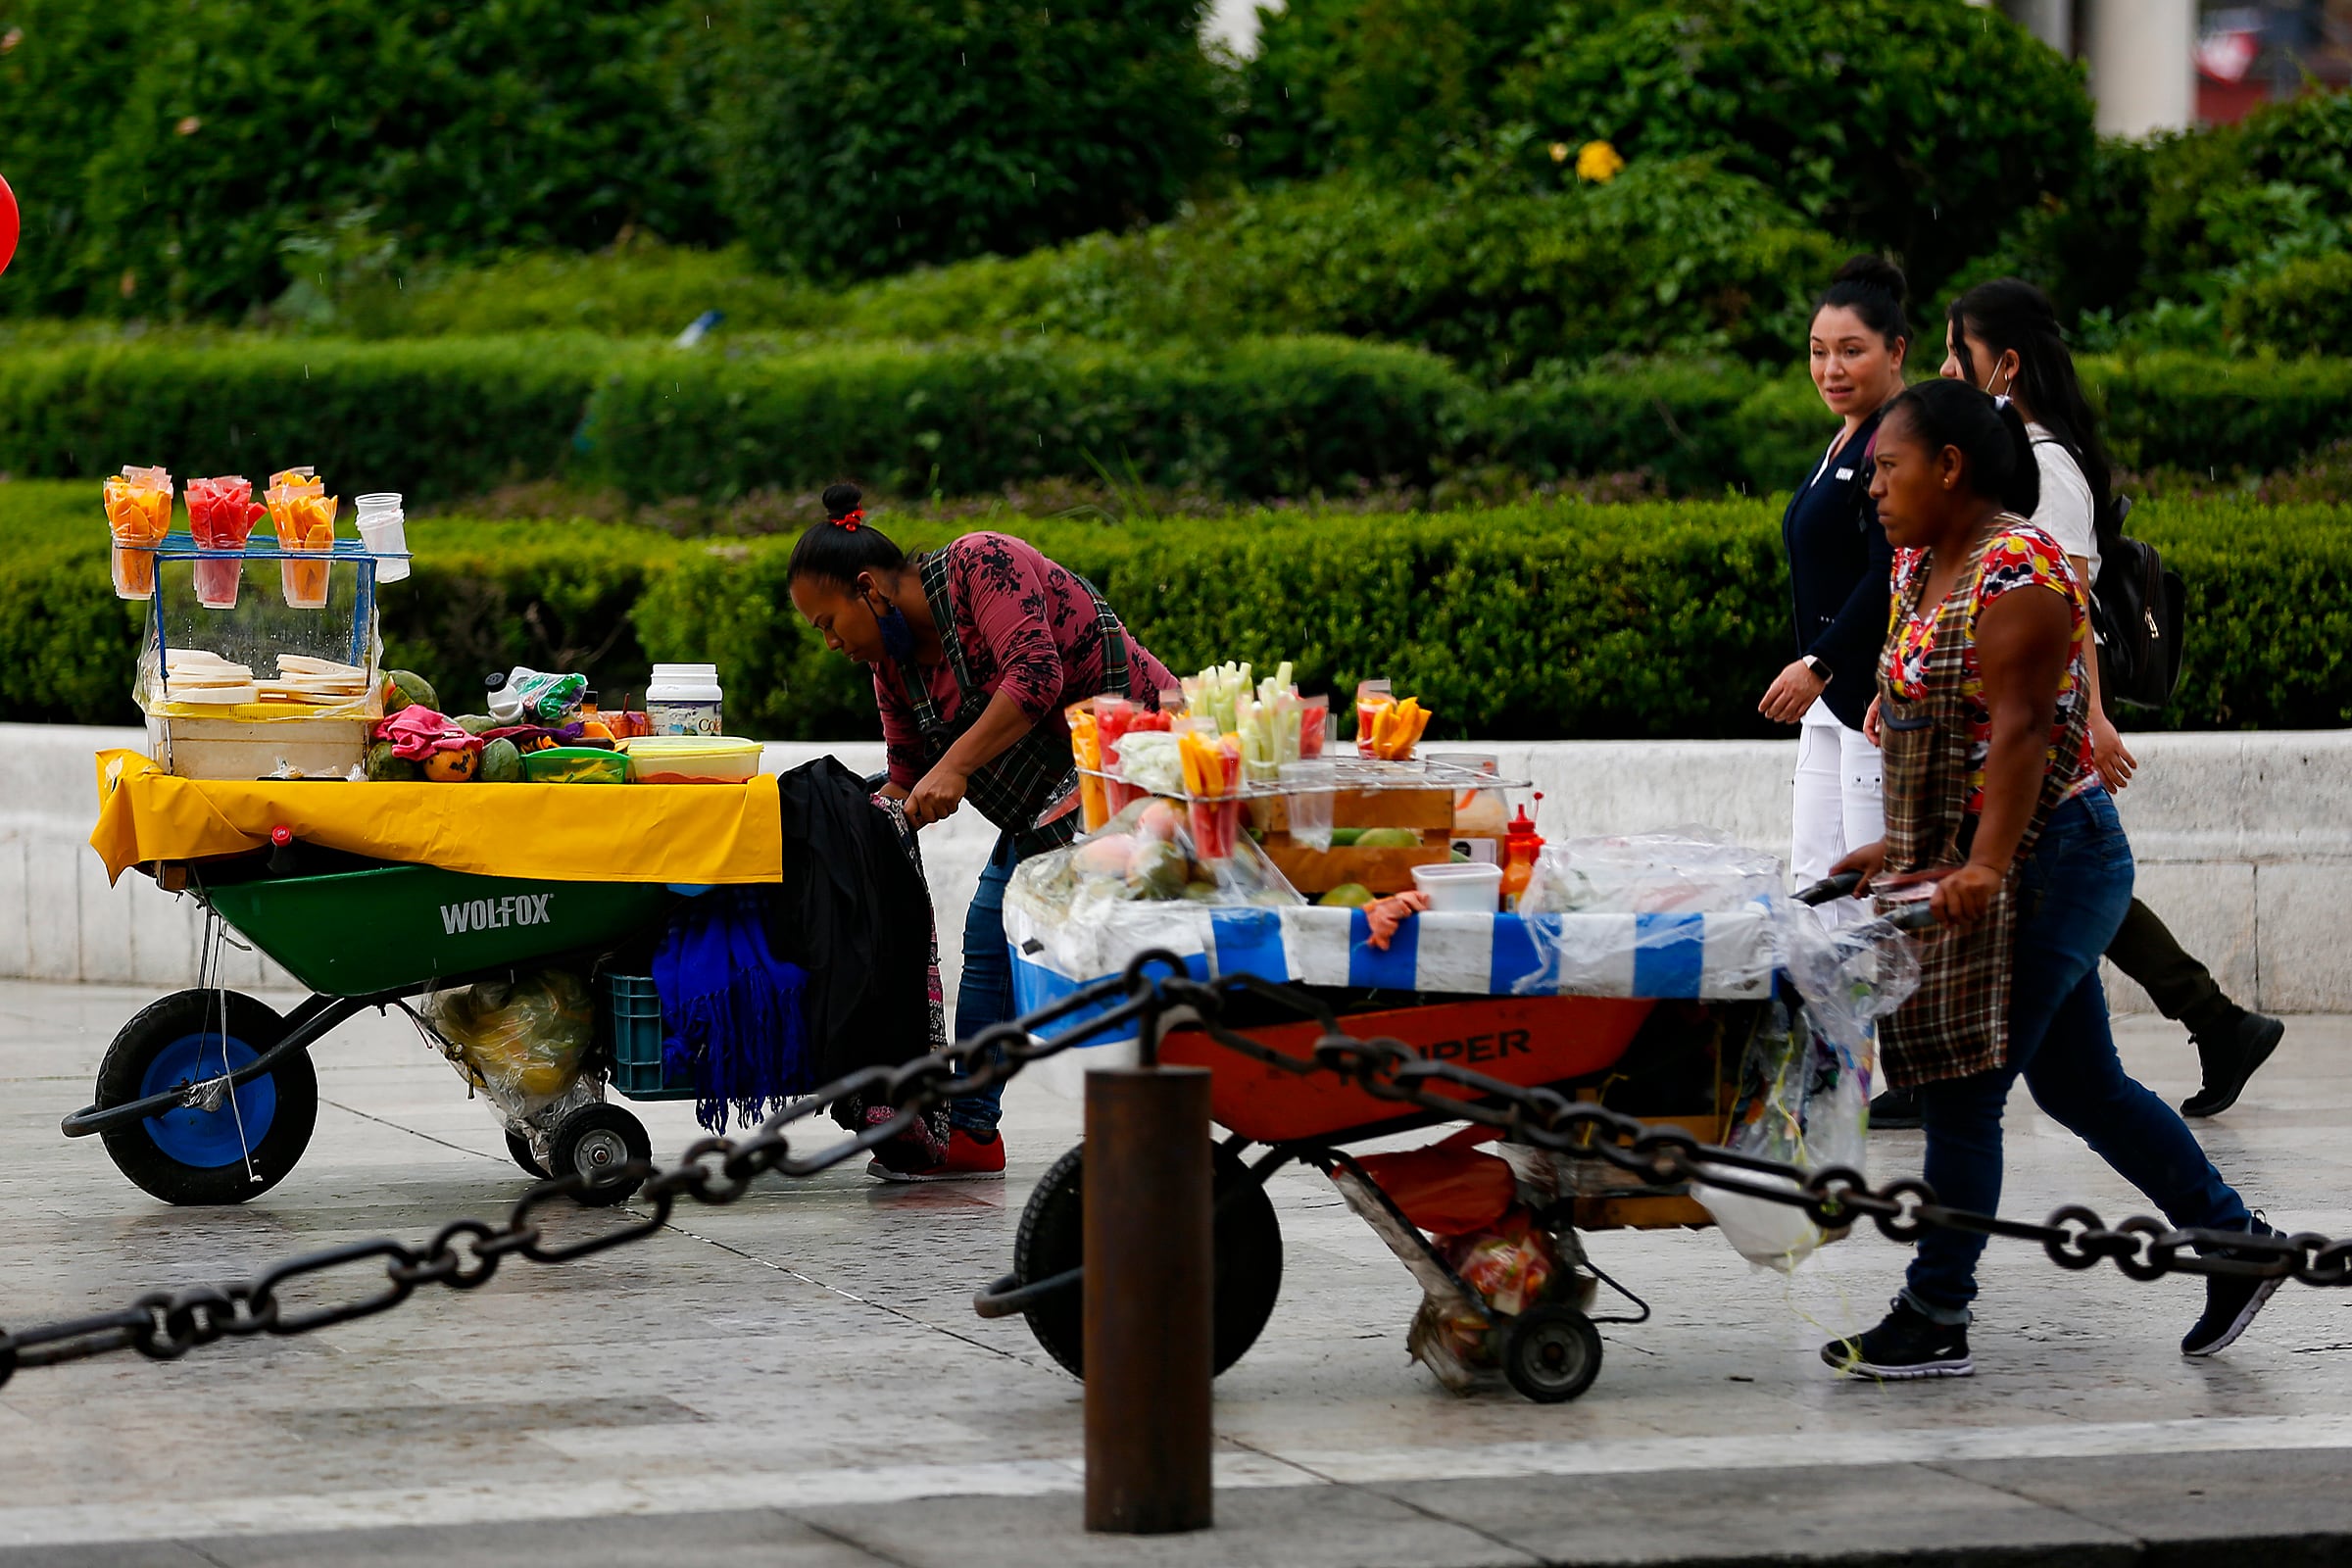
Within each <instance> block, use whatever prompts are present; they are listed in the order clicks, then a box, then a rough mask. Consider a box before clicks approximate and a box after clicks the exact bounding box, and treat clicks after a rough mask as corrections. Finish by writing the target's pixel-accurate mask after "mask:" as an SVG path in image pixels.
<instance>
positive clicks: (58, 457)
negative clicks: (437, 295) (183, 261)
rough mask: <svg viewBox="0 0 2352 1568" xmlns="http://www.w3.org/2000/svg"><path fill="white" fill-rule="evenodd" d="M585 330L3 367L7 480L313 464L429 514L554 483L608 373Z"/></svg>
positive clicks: (597, 343) (70, 350) (338, 483)
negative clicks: (503, 490) (459, 500)
mask: <svg viewBox="0 0 2352 1568" xmlns="http://www.w3.org/2000/svg"><path fill="white" fill-rule="evenodd" d="M614 352H615V351H614V347H613V343H612V342H611V341H610V340H609V339H605V338H599V337H595V336H591V335H589V334H586V333H580V334H577V335H572V334H561V335H559V334H549V335H545V336H537V337H509V338H470V339H468V338H436V339H431V340H426V341H418V342H401V343H346V342H329V341H314V342H304V341H299V340H289V339H274V340H272V339H264V340H258V341H252V340H249V341H240V342H235V343H232V344H222V345H207V344H203V343H186V344H183V343H167V344H161V345H154V346H150V345H146V344H141V343H138V342H135V341H129V342H115V343H100V344H83V345H72V346H66V347H59V348H48V349H36V350H29V351H22V352H17V353H11V354H8V355H6V356H4V357H0V473H13V474H16V475H18V476H20V477H54V478H68V477H74V476H95V475H99V474H106V473H112V472H114V471H115V470H116V469H118V468H120V467H121V466H123V465H124V464H126V463H135V464H153V463H160V464H162V465H164V466H167V467H169V468H170V469H171V470H172V472H173V473H174V474H178V475H182V476H194V475H197V474H206V473H242V474H245V475H247V476H249V477H251V478H252V479H254V480H255V482H256V484H257V486H258V484H259V483H260V482H261V481H262V480H263V479H264V478H265V477H266V476H267V475H268V474H269V473H270V472H271V471H272V470H274V469H277V468H283V467H288V466H294V465H298V464H309V465H311V466H314V467H316V468H318V469H319V471H320V472H321V473H323V474H325V475H326V476H327V479H328V481H329V482H330V483H331V484H332V485H334V486H335V488H336V490H337V493H339V494H341V495H343V496H344V497H346V498H349V497H351V496H355V495H360V494H363V493H365V492H367V491H370V490H398V491H401V492H403V493H405V494H406V495H408V497H409V498H410V500H411V502H412V503H417V502H432V501H440V500H448V499H450V498H453V497H457V496H464V495H472V494H478V493H479V492H481V491H484V490H487V489H490V488H492V487H493V486H496V485H500V484H504V483H507V482H510V481H512V480H516V479H535V478H540V477H543V476H545V475H547V474H550V473H553V472H555V471H556V470H557V469H558V468H559V467H560V466H562V465H563V463H564V459H565V457H566V456H567V454H568V452H569V450H570V446H571V441H572V436H573V434H574V432H575V431H576V430H577V429H578V428H579V424H580V419H581V416H582V414H583V413H584V411H585V410H586V407H587V403H588V396H589V393H590V391H591V390H592V389H593V387H594V386H595V381H596V375H597V371H598V369H599V368H601V367H602V366H603V365H604V363H605V362H606V360H607V359H609V358H610V357H611V356H612V355H613V353H614Z"/></svg>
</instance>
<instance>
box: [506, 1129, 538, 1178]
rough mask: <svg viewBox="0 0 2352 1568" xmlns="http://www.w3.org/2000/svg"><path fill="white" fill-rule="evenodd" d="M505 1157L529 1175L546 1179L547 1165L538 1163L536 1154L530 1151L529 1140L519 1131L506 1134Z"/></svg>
mask: <svg viewBox="0 0 2352 1568" xmlns="http://www.w3.org/2000/svg"><path fill="white" fill-rule="evenodd" d="M507 1157H508V1158H509V1159H512V1160H513V1161H515V1164H517V1165H520V1166H521V1167H522V1168H523V1169H524V1170H525V1171H527V1172H529V1173H530V1174H531V1175H533V1176H536V1177H539V1178H540V1179H541V1180H543V1181H544V1180H545V1179H546V1177H547V1167H546V1166H545V1165H542V1164H540V1163H539V1156H538V1155H537V1154H534V1153H532V1152H531V1141H530V1140H529V1139H528V1138H525V1137H523V1136H522V1135H520V1134H519V1133H509V1134H507Z"/></svg>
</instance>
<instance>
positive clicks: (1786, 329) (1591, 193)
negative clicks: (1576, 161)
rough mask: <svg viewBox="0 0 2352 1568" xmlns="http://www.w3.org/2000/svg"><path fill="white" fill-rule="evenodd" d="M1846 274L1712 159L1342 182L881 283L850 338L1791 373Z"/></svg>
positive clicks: (1788, 217)
mask: <svg viewBox="0 0 2352 1568" xmlns="http://www.w3.org/2000/svg"><path fill="white" fill-rule="evenodd" d="M1832 262H1833V257H1832V254H1831V252H1830V249H1829V247H1828V243H1827V242H1826V241H1825V240H1823V239H1822V238H1821V237H1820V236H1819V235H1817V234H1815V233H1813V232H1812V231H1810V230H1809V229H1807V228H1806V227H1805V226H1804V225H1803V223H1802V222H1801V221H1799V220H1798V219H1797V218H1796V217H1795V215H1794V214H1792V213H1790V212H1789V210H1788V209H1787V208H1785V207H1783V206H1781V205H1780V203H1779V202H1777V201H1776V200H1774V199H1773V197H1772V196H1771V195H1770V193H1768V192H1767V191H1766V190H1765V189H1764V188H1763V187H1762V186H1760V185H1758V184H1756V183H1755V182H1754V181H1752V180H1748V179H1743V178H1740V177H1738V176H1735V175H1729V174H1721V173H1717V172H1714V171H1713V170H1711V169H1710V168H1709V167H1708V166H1707V165H1706V164H1705V163H1704V162H1703V161H1701V162H1693V163H1685V164H1663V163H1661V164H1646V165H1637V166H1635V167H1634V168H1633V169H1631V170H1628V171H1627V172H1625V173H1624V174H1623V175H1621V176H1620V177H1619V178H1617V179H1616V180H1615V181H1613V182H1612V183H1610V184H1607V185H1588V186H1585V187H1583V188H1581V189H1570V190H1565V191H1556V192H1546V193H1527V192H1520V191H1514V190H1496V189H1493V188H1478V187H1473V186H1466V185H1465V186H1459V187H1454V186H1433V185H1429V184H1421V185H1415V186H1401V185H1397V184H1394V183H1386V182H1382V181H1379V180H1376V179H1372V178H1369V177H1366V176H1361V175H1335V176H1333V177H1331V178H1329V179H1324V180H1317V181H1313V182H1310V183H1306V184H1300V185H1294V186H1291V187H1289V188H1287V189H1284V190H1279V191H1273V192H1268V193H1265V194H1262V195H1250V196H1243V197H1239V198H1236V199H1235V200H1232V201H1230V202H1225V203H1220V204H1216V205H1213V206H1209V207H1205V208H1202V209H1201V210H1200V211H1198V212H1196V213H1194V214H1191V215H1189V216H1188V217H1186V218H1183V219H1180V220H1178V221H1175V222H1172V223H1168V224H1164V225H1162V226H1160V227H1158V228H1154V229H1151V230H1149V231H1146V232H1144V233H1139V234H1131V235H1122V236H1110V235H1096V236H1091V237H1089V238H1086V239H1082V240H1078V241H1076V242H1074V243H1072V244H1070V245H1067V246H1064V247H1062V248H1061V249H1059V250H1057V251H1053V252H1040V253H1036V254H1033V255H1030V256H1026V257H1023V258H1021V259H1019V260H1017V261H1010V262H1006V261H1000V260H997V259H995V258H986V259H982V260H979V261H974V262H967V263H965V264H963V265H962V266H960V267H954V268H947V269H942V270H935V271H930V272H918V273H913V274H909V275H907V276H905V277H899V278H893V279H889V280H887V281H885V282H881V283H876V284H871V285H868V286H867V287H866V288H863V289H860V290H858V291H856V292H854V293H853V294H851V295H850V296H849V297H848V298H847V299H845V301H844V302H843V304H844V309H843V311H842V313H841V315H840V317H839V318H838V323H839V325H840V327H841V328H842V329H843V330H847V331H854V332H858V333H863V334H879V333H885V332H887V333H895V334H900V335H904V336H907V337H914V338H921V337H931V336H938V335H941V334H943V333H955V332H974V331H986V330H990V329H994V330H997V331H999V332H1004V333H1008V334H1013V335H1020V334H1028V333H1040V332H1043V333H1054V334H1062V335H1067V336H1072V337H1091V338H1099V339H1110V340H1114V341H1124V342H1131V343H1139V344H1157V343H1163V342H1166V341H1168V340H1170V339H1185V338H1190V339H1194V340H1196V341H1203V342H1216V341H1218V340H1220V339H1224V338H1228V337H1233V336H1239V335H1247V334H1259V333H1263V334H1273V333H1296V332H1335V333H1342V334H1345V335H1348V336H1350V337H1363V338H1375V339H1386V340H1389V341H1392V342H1401V343H1410V344H1415V345H1417V346H1419V347H1422V348H1427V349H1432V350H1435V351H1436V352H1438V353H1440V354H1444V355H1446V356H1447V357H1449V358H1451V359H1453V360H1454V361H1455V362H1456V363H1458V364H1460V365H1462V366H1464V367H1465V368H1472V369H1476V370H1480V371H1485V372H1491V373H1495V374H1500V375H1506V376H1507V375H1515V374H1524V373H1525V372H1526V371H1527V370H1528V369H1529V368H1531V367H1532V366H1534V365H1535V364H1536V363H1537V362H1538V361H1541V360H1546V359H1571V360H1577V361H1586V360H1592V359H1595V358H1597V357H1599V356H1602V355H1609V354H1656V353H1666V352H1686V353H1708V352H1721V351H1725V350H1729V351H1732V352H1737V353H1742V354H1751V355H1763V356H1767V357H1778V356H1780V355H1782V354H1785V353H1786V352H1788V345H1789V343H1791V342H1794V341H1796V340H1797V339H1798V338H1799V337H1800V336H1801V332H1802V323H1803V318H1804V312H1805V306H1806V303H1807V299H1808V291H1809V290H1810V289H1812V288H1814V287H1817V286H1818V284H1819V281H1820V280H1821V279H1823V278H1825V277H1826V276H1827V275H1828V272H1829V269H1830V267H1831V265H1832Z"/></svg>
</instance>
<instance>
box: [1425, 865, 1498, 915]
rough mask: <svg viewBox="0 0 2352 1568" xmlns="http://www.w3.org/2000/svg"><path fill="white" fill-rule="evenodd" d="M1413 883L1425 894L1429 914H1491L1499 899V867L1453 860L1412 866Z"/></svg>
mask: <svg viewBox="0 0 2352 1568" xmlns="http://www.w3.org/2000/svg"><path fill="white" fill-rule="evenodd" d="M1413 886H1415V887H1417V888H1419V889H1420V890H1421V891H1422V892H1423V893H1426V894H1428V895H1429V908H1430V912H1431V913H1432V914H1493V913H1494V912H1495V906H1496V904H1497V903H1498V902H1499V901H1500V900H1501V898H1502V867H1501V866H1499V865H1477V864H1471V865H1462V864H1460V863H1458V862H1453V861H1448V862H1446V863H1444V864H1440V865H1416V866H1414V867H1413Z"/></svg>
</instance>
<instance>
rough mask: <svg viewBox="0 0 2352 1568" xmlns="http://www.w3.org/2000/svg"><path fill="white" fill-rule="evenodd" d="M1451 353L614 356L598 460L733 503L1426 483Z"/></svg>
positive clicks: (1311, 348) (601, 392)
mask: <svg viewBox="0 0 2352 1568" xmlns="http://www.w3.org/2000/svg"><path fill="white" fill-rule="evenodd" d="M1468 395H1469V388H1468V386H1467V384H1466V383H1465V382H1464V381H1463V380H1462V379H1461V377H1460V376H1458V375H1457V374H1455V373H1454V372H1453V371H1452V370H1451V369H1450V368H1447V367H1446V365H1445V364H1444V362H1442V361H1439V360H1435V359H1432V358H1430V357H1429V356H1427V355H1424V354H1419V353H1415V352H1413V351H1411V350H1408V349H1395V348H1381V347H1377V346H1374V345H1371V344H1364V343H1349V342H1345V341H1335V340H1329V339H1320V338H1273V339H1264V340H1245V341H1241V342H1236V343H1233V344H1231V345H1229V346H1227V347H1225V348H1224V349H1222V350H1220V351H1218V352H1215V353H1213V354H1212V353H1210V352H1207V351H1204V350H1201V349H1172V350H1163V351H1157V352H1147V351H1130V350H1118V349H1109V348H1104V347H1101V346H1093V345H1071V344H1065V343H1051V342H1043V343H1028V344H1013V345H1006V346H995V345H974V344H955V343H948V344H928V345H915V344H889V343H877V344H853V345H845V346H841V347H834V348H825V349H819V350H812V351H809V352H806V353H800V354H791V355H776V356H772V357H767V358H748V357H747V358H744V359H740V360H723V361H714V360H711V359H707V358H692V359H690V358H687V357H684V356H676V355H657V356H641V357H636V358H632V359H628V360H624V361H620V362H617V363H616V364H615V365H614V366H613V369H612V370H611V372H610V373H609V375H608V376H607V379H606V381H605V383H604V385H603V386H601V387H600V388H599V389H598V391H597V395H596V401H595V404H594V407H593V414H592V417H591V420H590V425H589V439H590V442H591V444H592V453H591V471H592V472H593V473H595V474H597V475H598V476H601V477H604V478H607V479H609V480H610V481H611V482H613V483H614V484H617V485H618V486H620V487H621V488H622V489H623V490H625V491H627V492H628V493H629V494H630V495H631V496H633V497H636V498H638V499H641V500H650V499H654V498H658V497H662V496H676V495H699V496H705V497H714V498H716V497H726V496H732V495H739V494H742V493H744V492H746V491H749V490H754V489H759V488H762V487H766V486H784V487H790V488H801V487H808V486H812V485H821V484H823V483H825V482H827V481H828V480H832V479H837V478H841V477H844V476H850V477H855V478H857V479H858V480H859V481H860V482H862V483H864V484H866V485H868V486H870V487H872V488H875V489H877V490H880V491H883V492H888V493H895V494H902V495H904V494H909V493H927V492H944V493H946V494H949V495H973V494H978V493H982V492H986V491H990V490H995V489H997V488H999V487H1000V486H1002V485H1005V484H1007V483H1009V482H1012V481H1014V480H1018V479H1023V478H1031V477H1037V476H1042V475H1072V474H1087V473H1091V472H1102V473H1103V474H1106V475H1108V476H1110V477H1113V478H1117V479H1122V480H1131V481H1133V482H1137V483H1142V484H1147V485H1152V486H1159V487H1164V488H1169V489H1181V488H1198V489H1201V490H1205V491H1207V492H1209V493H1211V494H1224V495H1232V496H1243V497H1253V496H1277V495H1290V496H1306V495H1310V494H1313V493H1314V492H1316V491H1318V490H1325V489H1336V488H1339V487H1342V486H1346V485H1349V484H1353V483H1356V482H1363V483H1373V482H1378V481H1380V480H1383V479H1386V478H1391V477H1395V478H1400V479H1402V480H1404V481H1405V482H1408V483H1420V482H1426V480H1427V479H1428V477H1429V475H1430V473H1431V471H1432V468H1433V466H1434V465H1435V464H1436V463H1437V462H1438V461H1439V460H1440V459H1441V458H1442V456H1443V448H1442V444H1441V443H1442V440H1443V436H1442V430H1443V427H1444V424H1445V420H1446V415H1447V413H1448V411H1449V410H1450V409H1451V408H1452V407H1454V406H1455V405H1456V404H1457V403H1458V402H1459V401H1460V400H1461V399H1463V398H1464V397H1466V396H1468Z"/></svg>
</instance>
